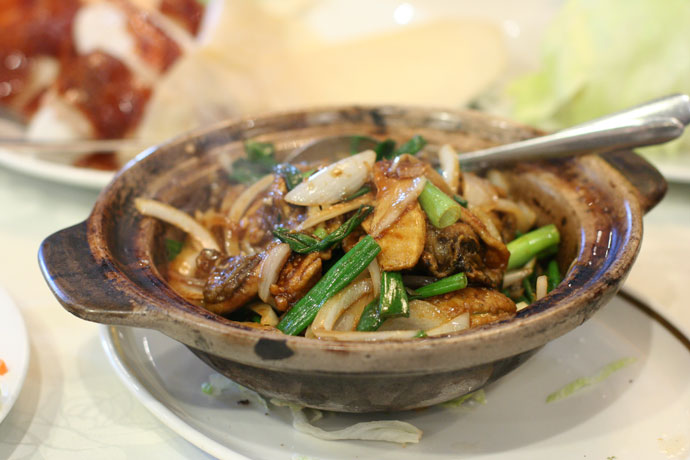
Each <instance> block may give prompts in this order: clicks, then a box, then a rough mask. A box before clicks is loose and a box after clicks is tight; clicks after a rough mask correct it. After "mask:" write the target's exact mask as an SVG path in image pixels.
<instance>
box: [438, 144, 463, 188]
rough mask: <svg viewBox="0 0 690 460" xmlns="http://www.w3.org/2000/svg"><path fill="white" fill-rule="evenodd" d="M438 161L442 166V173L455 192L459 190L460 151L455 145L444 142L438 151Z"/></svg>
mask: <svg viewBox="0 0 690 460" xmlns="http://www.w3.org/2000/svg"><path fill="white" fill-rule="evenodd" d="M438 162H439V165H440V166H441V175H442V176H443V180H445V181H446V183H447V184H448V186H449V187H450V189H451V190H452V191H453V193H457V192H458V185H460V162H459V161H458V153H457V152H456V151H455V149H454V148H453V147H451V146H450V145H448V144H444V145H443V146H441V148H440V149H439V151H438Z"/></svg>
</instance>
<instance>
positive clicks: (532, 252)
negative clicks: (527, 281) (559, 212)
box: [506, 224, 561, 270]
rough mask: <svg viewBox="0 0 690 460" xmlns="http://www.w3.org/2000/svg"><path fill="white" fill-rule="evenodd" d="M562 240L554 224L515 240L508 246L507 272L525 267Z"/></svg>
mask: <svg viewBox="0 0 690 460" xmlns="http://www.w3.org/2000/svg"><path fill="white" fill-rule="evenodd" d="M560 240H561V235H560V233H558V229H557V228H556V226H555V225H553V224H549V225H545V226H544V227H540V228H538V229H536V230H532V231H531V232H529V233H525V234H524V235H522V236H521V237H519V238H516V239H514V240H513V241H511V242H510V243H508V244H507V245H506V247H507V248H508V251H509V252H510V259H509V260H508V268H507V270H511V269H513V268H518V267H521V266H523V265H525V264H526V263H527V262H529V260H530V259H532V257H535V256H536V255H537V254H539V253H540V252H542V251H544V250H546V249H550V248H551V247H552V246H556V245H558V243H559V242H560Z"/></svg>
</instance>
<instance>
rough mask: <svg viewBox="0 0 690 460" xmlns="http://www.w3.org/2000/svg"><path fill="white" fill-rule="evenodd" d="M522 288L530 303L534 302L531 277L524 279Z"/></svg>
mask: <svg viewBox="0 0 690 460" xmlns="http://www.w3.org/2000/svg"><path fill="white" fill-rule="evenodd" d="M522 288H523V289H524V296H525V299H526V301H527V303H528V304H530V303H532V302H534V289H532V283H530V280H529V278H523V279H522Z"/></svg>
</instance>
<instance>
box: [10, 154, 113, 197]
mask: <svg viewBox="0 0 690 460" xmlns="http://www.w3.org/2000/svg"><path fill="white" fill-rule="evenodd" d="M0 165H2V166H5V167H7V168H9V169H13V170H15V171H19V172H22V173H24V174H28V175H30V176H34V177H38V178H40V179H46V180H50V181H54V182H59V183H62V184H68V185H76V186H79V187H86V188H91V189H96V190H100V189H102V188H103V187H105V186H106V185H107V184H108V183H109V182H110V180H111V179H112V178H113V176H115V173H114V172H111V171H99V170H97V169H90V168H77V167H76V166H72V165H70V164H65V163H58V162H55V161H50V160H48V159H45V158H40V157H37V156H33V155H31V154H28V153H21V152H12V151H10V150H7V149H0Z"/></svg>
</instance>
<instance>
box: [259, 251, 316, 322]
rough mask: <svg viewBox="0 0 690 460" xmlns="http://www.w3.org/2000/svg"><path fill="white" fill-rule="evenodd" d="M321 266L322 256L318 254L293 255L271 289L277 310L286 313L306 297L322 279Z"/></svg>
mask: <svg viewBox="0 0 690 460" xmlns="http://www.w3.org/2000/svg"><path fill="white" fill-rule="evenodd" d="M321 265H322V263H321V254H320V253H318V252H312V253H310V254H297V253H293V254H292V255H291V256H290V258H289V259H288V261H287V262H286V263H285V265H284V266H283V268H282V269H281V271H280V275H279V276H278V280H277V281H276V283H275V284H273V285H271V288H270V292H271V294H272V295H273V297H274V299H275V304H276V309H278V310H279V311H286V310H288V309H289V308H290V307H292V306H293V305H294V304H295V302H297V301H298V300H299V299H301V298H302V297H304V295H305V294H306V293H307V292H308V291H309V289H311V288H312V287H313V286H314V284H316V282H317V281H318V280H319V278H321Z"/></svg>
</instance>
